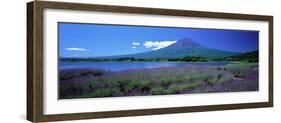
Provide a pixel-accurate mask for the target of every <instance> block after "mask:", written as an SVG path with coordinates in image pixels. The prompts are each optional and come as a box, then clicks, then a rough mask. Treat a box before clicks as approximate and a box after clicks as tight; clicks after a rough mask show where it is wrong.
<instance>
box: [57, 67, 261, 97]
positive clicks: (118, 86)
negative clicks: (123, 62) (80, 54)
mask: <svg viewBox="0 0 281 123" xmlns="http://www.w3.org/2000/svg"><path fill="white" fill-rule="evenodd" d="M257 68H258V66H257V64H256V63H251V64H249V63H245V64H241V63H239V64H230V65H226V66H221V67H208V66H186V67H181V68H178V67H172V68H171V67H170V68H155V69H142V70H128V71H122V72H109V71H102V70H85V69H84V70H82V69H80V70H79V69H75V70H65V71H60V84H59V96H60V99H71V98H95V97H118V96H140V95H168V94H182V93H201V92H226V91H251V90H257V89H258V88H257V84H256V83H257V81H258V76H257V75H258V74H257V71H258V70H257ZM250 81H253V83H254V84H251V83H250V84H247V82H250ZM228 83H229V84H228Z"/></svg>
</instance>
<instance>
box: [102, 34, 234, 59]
mask: <svg viewBox="0 0 281 123" xmlns="http://www.w3.org/2000/svg"><path fill="white" fill-rule="evenodd" d="M237 54H239V53H236V52H228V51H223V50H218V49H212V48H207V47H204V46H202V45H200V44H198V43H196V42H195V41H193V40H192V39H189V38H184V39H181V40H179V41H178V42H176V43H174V44H172V45H170V46H167V47H165V48H162V49H159V50H155V51H149V52H144V53H137V54H129V55H119V56H112V57H107V58H182V57H185V56H202V57H206V58H218V57H227V56H233V55H237Z"/></svg>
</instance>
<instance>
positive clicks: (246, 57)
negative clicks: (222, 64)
mask: <svg viewBox="0 0 281 123" xmlns="http://www.w3.org/2000/svg"><path fill="white" fill-rule="evenodd" d="M221 60H226V61H248V62H258V61H259V51H258V50H255V51H251V52H246V53H242V54H239V55H233V56H228V57H225V58H222V59H221Z"/></svg>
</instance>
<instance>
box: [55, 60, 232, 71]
mask: <svg viewBox="0 0 281 123" xmlns="http://www.w3.org/2000/svg"><path fill="white" fill-rule="evenodd" d="M227 64H230V62H60V65H59V69H73V68H94V69H104V70H110V71H123V70H130V69H144V68H147V69H149V68H160V67H181V66H186V65H210V66H223V65H227Z"/></svg>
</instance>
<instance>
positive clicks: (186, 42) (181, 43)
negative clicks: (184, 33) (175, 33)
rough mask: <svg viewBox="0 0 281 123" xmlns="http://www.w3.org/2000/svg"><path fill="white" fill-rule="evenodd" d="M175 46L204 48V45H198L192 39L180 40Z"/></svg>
mask: <svg viewBox="0 0 281 123" xmlns="http://www.w3.org/2000/svg"><path fill="white" fill-rule="evenodd" d="M173 45H174V46H184V47H202V45H200V44H198V43H196V42H195V41H193V40H192V39H190V38H183V39H180V40H179V41H178V42H176V43H174V44H173Z"/></svg>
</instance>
